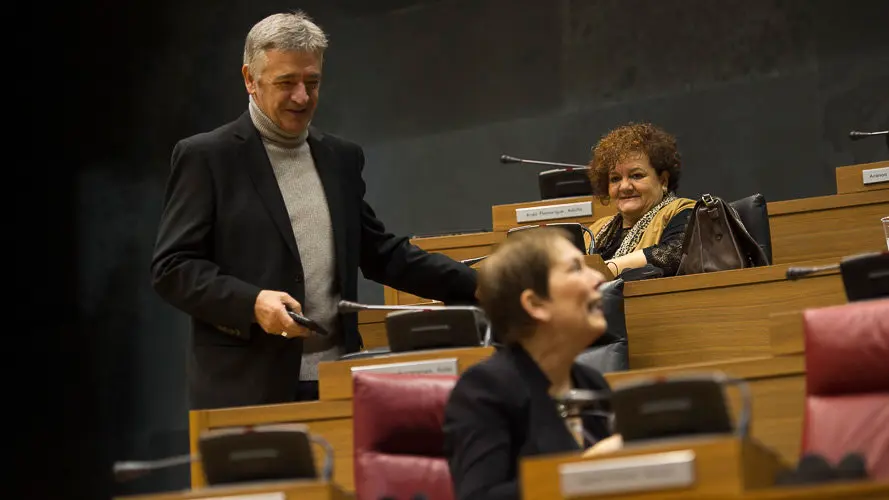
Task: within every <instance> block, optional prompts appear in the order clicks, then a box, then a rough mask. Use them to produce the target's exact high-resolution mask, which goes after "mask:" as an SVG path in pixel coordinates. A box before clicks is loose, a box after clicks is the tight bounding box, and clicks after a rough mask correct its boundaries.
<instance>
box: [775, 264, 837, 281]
mask: <svg viewBox="0 0 889 500" xmlns="http://www.w3.org/2000/svg"><path fill="white" fill-rule="evenodd" d="M839 268H840V265H839V264H828V265H826V266H812V267H788V268H787V274H786V276H787V279H789V280H795V279H799V278H802V277H805V276H808V275H810V274H816V273H823V272H825V271H836V270H837V269H839Z"/></svg>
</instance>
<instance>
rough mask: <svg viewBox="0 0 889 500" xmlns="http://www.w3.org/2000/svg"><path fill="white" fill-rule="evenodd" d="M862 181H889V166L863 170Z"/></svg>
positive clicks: (866, 182) (875, 182) (867, 182)
mask: <svg viewBox="0 0 889 500" xmlns="http://www.w3.org/2000/svg"><path fill="white" fill-rule="evenodd" d="M861 177H863V179H862V182H864V185H865V186H867V185H868V184H877V183H879V182H889V167H882V168H870V169H867V170H862V171H861Z"/></svg>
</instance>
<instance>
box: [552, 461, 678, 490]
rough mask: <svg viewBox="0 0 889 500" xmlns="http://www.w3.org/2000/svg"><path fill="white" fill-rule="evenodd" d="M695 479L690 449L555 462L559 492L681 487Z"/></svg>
mask: <svg viewBox="0 0 889 500" xmlns="http://www.w3.org/2000/svg"><path fill="white" fill-rule="evenodd" d="M694 482H695V453H694V452H693V451H691V450H685V451H671V452H667V453H654V454H650V455H638V456H635V457H624V458H613V459H605V460H594V461H589V462H576V463H572V464H563V465H560V466H559V483H560V485H561V489H562V496H563V497H566V498H571V497H578V496H595V495H606V494H609V493H627V492H633V491H650V490H663V489H668V488H684V487H689V486H691V485H693V484H694Z"/></svg>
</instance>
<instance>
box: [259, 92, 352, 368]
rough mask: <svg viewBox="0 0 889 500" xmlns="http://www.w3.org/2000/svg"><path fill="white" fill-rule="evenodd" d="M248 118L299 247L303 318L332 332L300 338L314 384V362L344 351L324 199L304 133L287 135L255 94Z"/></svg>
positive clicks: (303, 359)
mask: <svg viewBox="0 0 889 500" xmlns="http://www.w3.org/2000/svg"><path fill="white" fill-rule="evenodd" d="M250 117H251V118H252V119H253V124H254V125H255V126H256V128H257V129H258V130H259V133H260V135H262V143H263V145H265V150H266V153H268V155H269V161H270V162H271V164H272V169H273V170H274V171H275V178H276V179H277V180H278V187H279V188H280V189H281V195H282V196H283V197H284V205H286V206H287V214H288V215H289V216H290V225H291V226H292V227H293V236H294V237H295V238H296V246H297V248H299V258H300V261H302V268H303V275H304V276H305V290H306V297H305V302H304V303H303V304H302V307H303V314H305V315H306V316H307V317H309V318H312V319H313V320H315V321H317V322H318V323H320V324H321V325H322V326H323V327H324V328H326V329H327V330H328V331H329V332H331V335H330V337H317V336H312V337H307V338H306V339H305V340H304V347H303V358H302V368H301V369H300V373H299V379H300V380H318V363H319V362H321V361H327V360H334V359H337V358H338V357H339V356H341V355H342V352H343V348H342V342H341V339H342V337H341V332H340V331H339V322H338V321H337V311H336V304H337V302H339V299H340V297H339V294H338V293H336V291H335V290H336V289H335V284H334V276H335V275H336V272H335V268H334V266H335V262H334V247H333V228H332V227H331V223H330V211H329V210H328V207H327V196H326V195H325V194H324V187H323V186H322V185H321V178H320V177H319V176H318V171H317V169H316V167H315V161H314V160H313V159H312V152H311V151H310V150H309V144H308V143H307V142H306V137H308V130H306V131H305V132H303V133H302V134H300V135H298V136H295V135H293V134H290V133H288V132H285V131H284V130H282V129H281V128H280V127H278V126H277V125H276V124H275V123H274V122H273V121H272V120H271V119H270V118H269V117H268V116H266V115H265V113H263V112H262V110H261V109H259V106H257V105H256V103H255V102H254V100H253V96H250Z"/></svg>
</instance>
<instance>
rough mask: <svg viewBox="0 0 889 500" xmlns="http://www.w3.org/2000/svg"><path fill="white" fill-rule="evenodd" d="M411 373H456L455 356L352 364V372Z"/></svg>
mask: <svg viewBox="0 0 889 500" xmlns="http://www.w3.org/2000/svg"><path fill="white" fill-rule="evenodd" d="M355 372H370V373H413V374H418V375H457V358H445V359H430V360H427V361H407V362H404V363H388V364H385V365H368V366H353V367H352V373H355Z"/></svg>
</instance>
